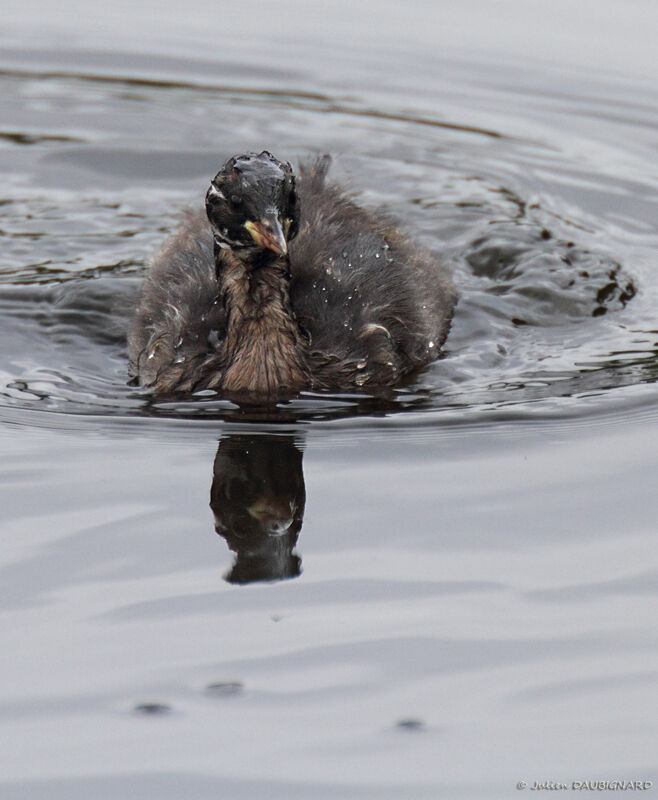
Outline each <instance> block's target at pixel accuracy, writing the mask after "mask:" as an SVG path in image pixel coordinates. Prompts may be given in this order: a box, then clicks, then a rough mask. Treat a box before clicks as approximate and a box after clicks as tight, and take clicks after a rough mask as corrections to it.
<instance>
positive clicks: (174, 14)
mask: <svg viewBox="0 0 658 800" xmlns="http://www.w3.org/2000/svg"><path fill="white" fill-rule="evenodd" d="M657 34H658V6H656V5H655V3H653V2H649V0H645V1H643V0H634V1H631V2H624V3H621V2H616V0H606V2H596V3H595V2H590V1H589V0H586V1H584V2H579V3H578V4H572V3H567V2H562V0H552V2H549V3H545V4H537V3H524V2H520V0H504V2H498V3H486V2H483V0H468V1H467V2H463V3H460V4H459V6H457V5H456V4H452V3H448V2H440V3H424V2H415V3H412V4H410V5H407V6H404V7H402V6H398V5H396V4H392V3H387V2H384V3H378V4H374V3H365V4H362V5H360V6H358V7H357V6H356V5H354V4H350V3H346V2H338V3H333V4H321V3H315V2H311V3H305V4H302V3H296V2H279V3H276V4H267V5H265V4H259V3H257V2H255V1H254V0H248V1H247V2H243V3H240V4H239V6H237V5H236V6H231V5H229V4H227V3H210V2H206V1H205V0H203V1H202V2H199V3H195V4H194V5H193V6H192V5H186V4H182V3H171V4H167V3H164V4H163V3H155V2H149V0H140V1H139V2H136V3H130V4H127V3H125V4H124V3H115V4H105V5H100V4H91V5H90V4H87V3H82V2H72V1H71V0H69V1H68V2H66V3H63V4H59V5H58V6H57V7H55V6H52V7H49V6H48V5H46V4H42V3H37V2H34V0H26V2H21V3H14V2H12V0H10V2H5V4H4V6H3V15H2V26H1V28H0V83H1V85H2V91H1V92H0V121H1V122H0V168H1V169H2V174H3V188H2V192H1V196H0V239H1V241H2V248H1V250H0V313H1V315H2V316H1V323H0V324H1V325H2V336H1V337H0V442H1V447H2V453H3V456H4V457H3V459H2V462H1V465H0V470H1V471H2V482H1V483H0V509H1V511H0V514H1V530H2V538H1V540H0V541H1V546H2V566H1V568H0V573H1V574H0V586H1V596H2V622H1V625H2V642H3V647H2V649H3V658H2V680H1V681H0V728H1V731H2V736H1V751H2V752H1V756H0V757H1V760H2V767H1V769H0V794H1V795H2V797H3V798H4V797H8V798H12V799H14V798H21V800H24V799H25V798H30V799H31V798H49V799H50V798H67V800H69V799H70V798H89V797H94V798H105V797H107V798H110V797H112V798H114V797H126V798H146V797H160V798H167V799H169V798H171V799H172V800H173V798H183V797H184V798H200V799H201V798H203V800H205V798H217V797H236V798H238V797H240V798H260V797H281V798H284V797H285V798H307V797H308V798H310V797H313V798H338V797H340V798H344V797H350V798H352V797H353V798H371V797H373V798H374V797H377V798H387V797H391V798H399V797H414V798H416V797H418V798H421V797H423V798H424V797H427V798H430V797H431V798H435V797H446V798H456V797H473V798H475V797H482V798H498V797H501V798H503V797H510V796H518V794H517V790H516V788H515V787H516V784H517V782H518V781H519V780H525V781H528V782H529V783H530V785H532V782H534V781H535V780H537V781H542V780H554V781H564V782H567V783H570V782H571V781H572V780H604V779H616V778H617V779H618V778H623V779H636V780H654V781H656V780H658V776H657V775H656V757H655V754H656V720H655V708H656V702H655V700H656V692H655V679H656V673H657V665H656V656H657V651H658V648H657V646H656V645H657V631H656V625H655V619H656V591H657V588H658V579H657V574H658V573H657V563H656V562H657V558H656V546H655V532H656V522H655V520H656V517H657V512H658V495H657V493H656V488H655V487H656V476H657V466H658V463H657V462H658V456H657V455H656V453H657V452H658V434H657V433H656V425H655V422H656V414H657V412H656V400H657V399H658V390H657V387H656V379H657V378H658V325H657V324H656V313H655V309H656V300H657V299H658V298H657V296H658V279H657V277H656V268H655V263H656V245H657V244H658V222H657V214H656V211H657V209H658V169H657V167H656V163H657V162H656V150H657V148H656V141H657V140H656V128H657V124H658V89H657V88H656V87H657V83H656V78H657V77H658V74H657V73H658V57H657V56H656V51H655V41H656V35H657ZM262 147H267V148H269V149H271V150H272V151H273V152H275V153H277V155H280V156H283V157H286V158H290V159H293V160H296V158H297V157H298V156H302V157H303V156H305V155H308V154H312V153H317V152H330V153H332V154H334V156H335V163H334V170H333V172H334V175H335V176H336V177H337V178H340V179H342V180H344V181H346V182H347V183H348V184H349V185H350V186H351V187H353V189H354V190H358V191H360V194H361V197H362V202H364V203H366V204H368V205H371V206H377V205H382V204H383V205H386V206H387V207H388V208H389V209H390V210H391V211H392V212H393V213H394V214H395V215H397V217H398V218H399V219H400V220H401V222H402V224H404V226H405V227H406V228H407V230H409V231H410V232H411V233H412V235H414V236H415V237H417V238H418V240H419V241H422V242H423V243H424V244H425V245H428V246H430V247H432V248H433V249H435V250H436V251H437V252H439V253H441V257H442V258H443V259H444V260H445V262H446V263H447V264H448V265H449V266H450V268H451V269H453V271H454V273H455V277H456V281H457V282H458V284H459V286H460V293H461V300H460V305H459V308H458V313H457V315H456V317H455V321H454V326H453V331H452V333H451V335H450V338H449V340H448V345H447V348H446V354H445V357H444V358H443V359H441V360H440V361H438V362H437V363H436V364H434V365H433V366H432V367H431V368H430V369H428V370H427V371H426V372H424V373H423V374H422V375H420V376H416V377H415V378H414V379H413V380H412V381H410V382H409V383H408V384H406V385H405V386H404V387H401V389H400V391H399V392H398V393H397V394H396V395H395V396H394V397H392V398H388V399H385V400H384V399H373V398H367V397H354V396H342V397H331V398H326V397H324V398H323V397H316V396H310V395H308V396H304V397H302V398H300V399H298V400H296V401H294V402H292V403H290V404H288V405H287V406H285V407H282V408H280V409H279V410H278V411H277V413H276V414H275V415H269V416H268V417H266V416H265V415H263V414H261V415H260V417H259V418H258V419H254V418H253V416H252V418H247V417H246V416H245V415H244V414H243V413H242V412H241V411H240V410H239V409H237V408H235V407H234V406H232V405H231V404H230V403H227V402H225V401H222V400H221V399H217V398H214V397H199V398H194V399H193V400H185V399H182V400H180V401H178V402H169V403H155V404H154V403H152V402H150V400H149V398H148V395H146V394H145V393H144V392H142V391H141V390H139V389H136V388H135V387H131V386H129V385H128V383H127V362H126V357H125V326H126V324H127V319H128V317H129V308H130V303H131V301H132V299H133V298H134V293H135V291H136V289H137V287H138V285H139V281H140V279H141V275H142V274H143V270H144V268H145V265H146V264H147V263H148V259H149V258H150V256H151V255H152V254H153V252H154V250H155V249H156V248H157V246H158V245H159V243H160V242H161V241H162V240H163V238H164V237H165V236H166V234H167V233H168V232H170V231H171V230H173V229H174V227H175V225H176V221H177V216H178V213H179V210H180V209H181V208H182V207H184V206H185V205H193V204H195V203H198V202H200V198H201V197H202V193H203V191H204V186H205V184H206V182H207V180H208V178H209V177H210V176H211V175H212V174H213V173H214V172H215V171H216V169H217V166H218V164H219V163H220V162H221V160H222V159H223V158H224V157H226V156H227V155H230V154H232V153H234V152H237V151H242V150H246V149H252V148H254V149H255V148H262ZM302 453H303V455H302ZM211 485H212V509H209V507H208V501H209V497H210V490H211ZM263 498H266V499H265V500H263ZM254 503H260V505H258V506H257V510H258V513H257V514H256V515H255V517H256V518H257V519H258V521H259V523H262V525H261V526H260V529H258V530H256V529H255V528H258V526H255V528H254V529H253V530H252V528H249V525H252V527H253V519H254V514H251V520H250V515H249V509H250V508H251V510H252V511H253V510H254V508H256V506H254V505H253V504H254ZM250 504H251V505H250ZM245 526H246V527H245ZM215 528H217V531H218V533H220V534H221V536H217V535H216V533H215ZM300 573H301V574H300ZM259 578H260V579H261V580H256V579H259ZM263 578H266V579H269V580H265V581H263V580H262V579H263ZM276 578H287V579H286V580H275V579H276ZM218 684H219V685H218ZM149 704H151V705H149ZM653 792H655V788H654V789H651V790H650V791H649V794H652V793H653Z"/></svg>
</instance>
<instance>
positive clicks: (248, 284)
mask: <svg viewBox="0 0 658 800" xmlns="http://www.w3.org/2000/svg"><path fill="white" fill-rule="evenodd" d="M261 259H262V260H261V262H260V263H257V264H255V265H254V264H250V265H247V264H245V263H244V262H243V261H241V260H240V259H239V258H237V257H236V256H235V255H234V254H233V253H232V252H230V251H226V250H224V251H221V254H218V257H217V278H218V281H219V285H220V290H221V294H222V298H223V301H224V306H225V308H226V313H227V329H226V338H225V339H224V361H225V364H226V367H225V370H224V373H223V377H222V388H223V389H224V390H225V391H227V392H230V393H235V394H246V395H250V396H259V397H274V396H277V395H285V394H290V393H295V392H297V391H299V390H300V389H303V388H304V387H306V386H308V385H309V381H308V372H307V369H306V366H305V361H304V349H305V341H304V337H303V335H302V333H301V331H300V329H299V325H298V324H297V320H296V319H295V315H294V312H293V310H292V306H291V304H290V274H289V272H288V264H287V262H286V261H285V260H283V259H277V258H274V257H272V258H268V257H267V256H266V255H264V254H263V255H261Z"/></svg>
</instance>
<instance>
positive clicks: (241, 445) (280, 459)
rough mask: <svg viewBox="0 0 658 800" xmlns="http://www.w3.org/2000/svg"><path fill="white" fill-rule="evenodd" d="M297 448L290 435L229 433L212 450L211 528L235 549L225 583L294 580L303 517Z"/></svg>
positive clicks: (303, 496) (303, 495) (302, 480)
mask: <svg viewBox="0 0 658 800" xmlns="http://www.w3.org/2000/svg"><path fill="white" fill-rule="evenodd" d="M305 502H306V490H305V487H304V473H303V471H302V451H301V449H300V448H299V447H298V446H297V444H296V441H295V437H294V436H293V435H283V436H280V435H267V434H260V435H249V434H229V435H227V436H224V437H223V438H222V439H221V440H220V442H219V447H218V449H217V455H216V456H215V464H214V467H213V482H212V489H211V490H210V507H211V508H212V511H213V514H214V517H215V530H216V531H217V533H219V534H220V536H223V537H224V538H225V539H226V542H227V544H228V546H229V548H230V549H231V550H232V551H233V552H234V553H235V562H234V564H233V566H232V568H231V569H230V571H229V572H228V574H227V575H226V576H225V577H226V580H227V581H228V582H229V583H251V582H253V581H276V580H282V579H284V578H295V577H297V575H299V574H300V572H301V558H300V557H299V556H298V555H297V554H296V553H294V552H293V549H294V547H295V544H296V542H297V537H298V535H299V531H300V530H301V527H302V520H303V517H304V505H305Z"/></svg>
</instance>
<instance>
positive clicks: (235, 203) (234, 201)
mask: <svg viewBox="0 0 658 800" xmlns="http://www.w3.org/2000/svg"><path fill="white" fill-rule="evenodd" d="M228 202H229V205H230V206H231V208H240V206H241V205H242V198H241V197H240V196H239V195H237V194H232V195H231V196H230V197H229V199H228Z"/></svg>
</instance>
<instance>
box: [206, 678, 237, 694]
mask: <svg viewBox="0 0 658 800" xmlns="http://www.w3.org/2000/svg"><path fill="white" fill-rule="evenodd" d="M243 691H244V684H243V683H241V682H240V681H220V682H218V683H209V684H208V685H207V686H206V694H209V695H212V696H213V697H235V695H237V694H241V693H242V692H243Z"/></svg>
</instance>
